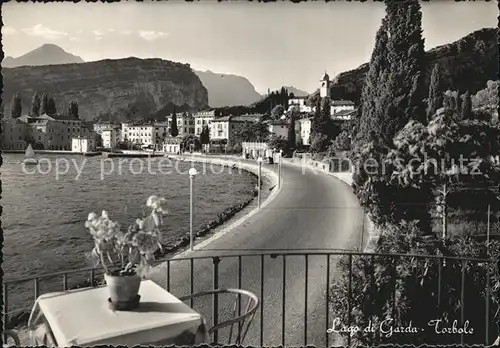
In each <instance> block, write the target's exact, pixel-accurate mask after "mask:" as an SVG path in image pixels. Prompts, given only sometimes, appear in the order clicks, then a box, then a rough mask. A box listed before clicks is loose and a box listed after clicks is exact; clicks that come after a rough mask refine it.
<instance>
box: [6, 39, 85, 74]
mask: <svg viewBox="0 0 500 348" xmlns="http://www.w3.org/2000/svg"><path fill="white" fill-rule="evenodd" d="M84 62H85V61H84V60H83V59H82V58H81V57H78V56H75V55H73V54H71V53H68V52H66V51H65V50H63V49H62V48H61V47H59V46H57V45H54V44H45V45H42V46H40V47H38V48H36V49H34V50H33V51H30V52H28V53H26V54H24V55H22V56H20V57H17V58H13V57H9V56H7V57H5V58H4V59H3V61H2V67H3V68H15V67H18V66H23V65H31V66H37V65H57V64H72V63H84Z"/></svg>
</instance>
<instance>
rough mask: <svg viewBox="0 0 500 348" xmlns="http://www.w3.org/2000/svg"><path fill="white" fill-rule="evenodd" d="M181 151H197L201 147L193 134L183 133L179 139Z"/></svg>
mask: <svg viewBox="0 0 500 348" xmlns="http://www.w3.org/2000/svg"><path fill="white" fill-rule="evenodd" d="M180 145H181V146H180V147H181V149H182V151H191V150H193V151H198V150H200V149H201V142H200V140H199V139H198V137H197V136H196V135H194V134H188V135H185V136H184V137H183V138H182V140H181V144H180Z"/></svg>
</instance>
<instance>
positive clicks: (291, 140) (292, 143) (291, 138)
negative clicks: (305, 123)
mask: <svg viewBox="0 0 500 348" xmlns="http://www.w3.org/2000/svg"><path fill="white" fill-rule="evenodd" d="M295 114H296V113H295V111H292V112H291V113H290V119H289V120H288V147H289V148H290V149H295V147H296V145H297V139H296V134H295V117H297V116H296V115H295Z"/></svg>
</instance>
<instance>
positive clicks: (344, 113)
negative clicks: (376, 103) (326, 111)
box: [331, 109, 358, 121]
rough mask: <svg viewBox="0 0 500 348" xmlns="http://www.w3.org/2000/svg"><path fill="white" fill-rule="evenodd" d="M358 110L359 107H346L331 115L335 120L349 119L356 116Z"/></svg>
mask: <svg viewBox="0 0 500 348" xmlns="http://www.w3.org/2000/svg"><path fill="white" fill-rule="evenodd" d="M357 112H358V110H357V109H352V110H350V109H344V110H340V111H338V112H336V113H334V114H332V115H331V117H332V119H333V120H335V121H349V120H351V119H352V118H353V117H354V116H356V113H357Z"/></svg>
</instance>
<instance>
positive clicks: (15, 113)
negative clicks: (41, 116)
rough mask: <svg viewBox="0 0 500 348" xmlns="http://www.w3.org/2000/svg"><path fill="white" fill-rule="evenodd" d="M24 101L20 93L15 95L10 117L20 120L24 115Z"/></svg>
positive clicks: (11, 104)
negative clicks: (22, 114)
mask: <svg viewBox="0 0 500 348" xmlns="http://www.w3.org/2000/svg"><path fill="white" fill-rule="evenodd" d="M22 111H23V109H22V101H21V96H20V95H19V93H15V94H14V95H13V96H12V101H11V102H10V117H12V118H18V117H21V113H22Z"/></svg>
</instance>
